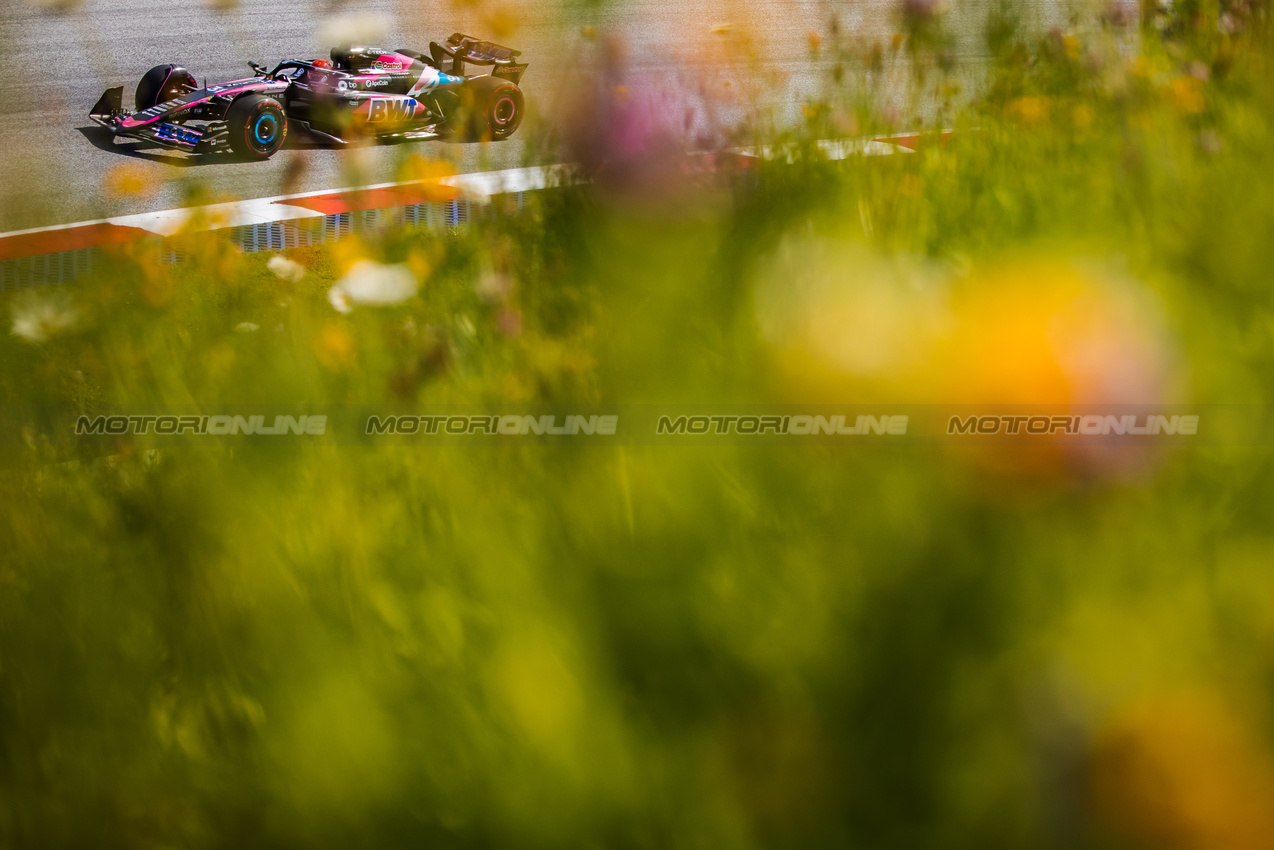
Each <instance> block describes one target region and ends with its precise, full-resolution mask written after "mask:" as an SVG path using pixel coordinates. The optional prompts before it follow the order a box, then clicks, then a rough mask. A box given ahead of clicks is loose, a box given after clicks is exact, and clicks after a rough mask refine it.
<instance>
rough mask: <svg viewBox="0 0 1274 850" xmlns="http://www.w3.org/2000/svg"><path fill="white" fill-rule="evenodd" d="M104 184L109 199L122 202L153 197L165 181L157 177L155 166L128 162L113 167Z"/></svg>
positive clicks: (108, 172) (107, 173)
mask: <svg viewBox="0 0 1274 850" xmlns="http://www.w3.org/2000/svg"><path fill="white" fill-rule="evenodd" d="M102 184H103V185H102V190H103V191H104V192H105V193H106V196H107V197H108V198H112V199H116V200H122V199H125V198H150V197H153V196H154V195H155V194H156V193H157V192H159V189H160V187H161V186H163V181H162V180H161V179H160V178H159V177H158V176H156V174H155V166H153V165H143V164H141V163H135V162H126V163H123V164H121V165H114V166H111V168H109V169H108V170H107V172H106V175H105V177H104V178H103V180H102Z"/></svg>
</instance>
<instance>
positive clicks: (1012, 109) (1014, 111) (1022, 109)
mask: <svg viewBox="0 0 1274 850" xmlns="http://www.w3.org/2000/svg"><path fill="white" fill-rule="evenodd" d="M1009 114H1010V115H1012V116H1013V117H1014V118H1016V119H1017V120H1018V121H1020V122H1022V123H1023V124H1039V123H1042V122H1043V121H1045V120H1046V119H1047V118H1048V98H1046V97H1035V96H1028V97H1019V98H1017V99H1016V100H1013V101H1012V102H1010V103H1009Z"/></svg>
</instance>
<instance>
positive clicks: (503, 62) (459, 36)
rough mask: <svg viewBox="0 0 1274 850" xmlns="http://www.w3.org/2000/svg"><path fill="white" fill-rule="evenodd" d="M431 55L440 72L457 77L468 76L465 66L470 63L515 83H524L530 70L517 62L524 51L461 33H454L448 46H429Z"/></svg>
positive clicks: (435, 44) (433, 42)
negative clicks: (488, 69)
mask: <svg viewBox="0 0 1274 850" xmlns="http://www.w3.org/2000/svg"><path fill="white" fill-rule="evenodd" d="M429 54H430V56H431V57H432V58H433V60H434V64H435V65H437V66H438V70H440V71H442V72H443V73H444V74H451V75H453V76H456V77H463V76H465V73H464V66H465V64H466V63H468V64H470V65H478V66H480V67H490V68H491V75H492V76H493V77H501V78H503V79H506V80H509V81H511V82H514V83H516V82H518V80H520V79H522V75H523V74H524V73H526V68H527V66H526V64H525V63H519V62H518V61H517V58H518V57H519V56H521V55H522V51H520V50H514V49H513V48H511V47H504V46H503V45H499V44H495V43H494V42H490V41H483V40H482V39H479V38H474V37H473V36H471V35H465V34H464V33H461V32H457V33H452V35H451V38H449V39H447V43H446V44H445V45H442V44H439V43H438V42H436V41H432V42H430V43H429Z"/></svg>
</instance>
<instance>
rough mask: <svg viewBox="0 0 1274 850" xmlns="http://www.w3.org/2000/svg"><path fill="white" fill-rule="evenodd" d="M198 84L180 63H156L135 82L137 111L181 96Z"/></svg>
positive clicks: (195, 87)
mask: <svg viewBox="0 0 1274 850" xmlns="http://www.w3.org/2000/svg"><path fill="white" fill-rule="evenodd" d="M198 87H199V85H198V84H197V83H196V82H195V78H194V76H193V75H192V74H191V73H190V72H189V71H187V70H186V69H185V68H183V67H181V66H180V65H156V66H155V67H154V68H151V69H150V70H149V71H147V72H146V76H144V77H142V79H141V82H139V83H138V84H137V94H136V96H135V102H136V104H137V111H138V112H142V111H145V110H147V109H150V108H151V107H152V106H158V105H159V104H161V103H164V102H166V101H169V100H172V99H173V98H175V97H181V96H182V95H183V94H185V93H186V92H190V91H194V90H195V89H197V88H198Z"/></svg>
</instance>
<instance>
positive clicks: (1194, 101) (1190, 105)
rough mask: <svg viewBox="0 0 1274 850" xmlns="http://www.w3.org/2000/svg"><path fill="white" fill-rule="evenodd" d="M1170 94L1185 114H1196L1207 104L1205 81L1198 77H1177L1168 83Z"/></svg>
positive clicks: (1173, 102) (1174, 103)
mask: <svg viewBox="0 0 1274 850" xmlns="http://www.w3.org/2000/svg"><path fill="white" fill-rule="evenodd" d="M1168 96H1169V98H1170V99H1171V100H1172V105H1173V106H1175V107H1176V108H1177V109H1178V110H1179V111H1180V112H1181V113H1182V114H1184V115H1196V114H1198V113H1200V112H1202V111H1203V109H1204V107H1205V106H1206V105H1207V102H1206V100H1205V99H1204V97H1203V82H1202V81H1201V80H1200V79H1198V78H1197V77H1193V76H1186V77H1177V78H1176V79H1174V80H1173V81H1172V82H1170V83H1168Z"/></svg>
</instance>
